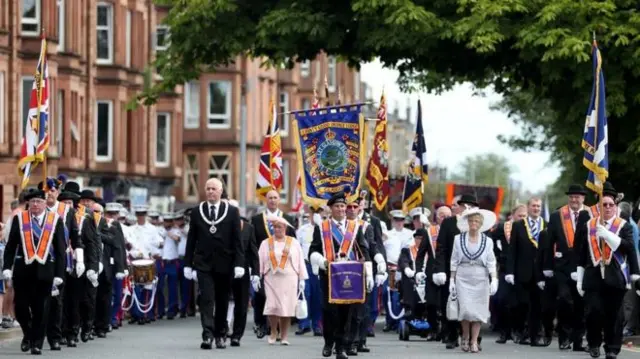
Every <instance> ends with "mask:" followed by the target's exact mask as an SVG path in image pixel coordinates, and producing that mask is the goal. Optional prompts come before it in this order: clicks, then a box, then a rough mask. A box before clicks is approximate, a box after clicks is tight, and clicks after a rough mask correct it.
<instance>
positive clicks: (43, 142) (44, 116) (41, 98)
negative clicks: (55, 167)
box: [18, 35, 49, 189]
mask: <svg viewBox="0 0 640 359" xmlns="http://www.w3.org/2000/svg"><path fill="white" fill-rule="evenodd" d="M48 148H49V66H48V63H47V40H46V38H45V37H44V35H43V36H42V42H41V45H40V59H39V60H38V66H37V67H36V73H35V75H34V81H33V87H32V88H31V95H30V99H29V112H28V113H27V118H26V125H25V126H24V135H23V137H22V146H21V148H20V160H19V161H18V173H19V174H20V176H21V177H22V182H21V185H20V187H21V188H22V189H24V188H25V187H26V186H27V185H28V184H29V179H30V178H31V174H32V173H33V170H34V168H35V167H36V166H37V165H38V164H40V163H42V162H44V161H45V158H46V151H47V149H48Z"/></svg>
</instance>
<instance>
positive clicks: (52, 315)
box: [47, 283, 66, 345]
mask: <svg viewBox="0 0 640 359" xmlns="http://www.w3.org/2000/svg"><path fill="white" fill-rule="evenodd" d="M65 286H66V285H65V284H64V283H63V284H62V285H60V286H59V287H58V292H59V294H58V295H57V296H55V297H51V299H50V300H49V318H48V320H47V341H48V342H49V344H50V345H51V344H53V343H54V342H60V340H61V339H62V313H63V312H64V291H65V289H64V288H65Z"/></svg>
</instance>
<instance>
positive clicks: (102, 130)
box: [95, 101, 113, 162]
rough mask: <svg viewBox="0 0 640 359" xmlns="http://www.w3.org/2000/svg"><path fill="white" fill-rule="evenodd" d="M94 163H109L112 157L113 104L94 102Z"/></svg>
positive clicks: (109, 102) (110, 102)
mask: <svg viewBox="0 0 640 359" xmlns="http://www.w3.org/2000/svg"><path fill="white" fill-rule="evenodd" d="M95 136H96V138H95V141H96V161H98V162H106V161H111V159H112V157H113V102H112V101H97V102H96V132H95Z"/></svg>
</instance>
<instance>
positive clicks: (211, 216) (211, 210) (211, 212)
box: [209, 205, 216, 221]
mask: <svg viewBox="0 0 640 359" xmlns="http://www.w3.org/2000/svg"><path fill="white" fill-rule="evenodd" d="M209 219H210V220H212V221H215V220H216V206H215V205H211V207H210V208H209Z"/></svg>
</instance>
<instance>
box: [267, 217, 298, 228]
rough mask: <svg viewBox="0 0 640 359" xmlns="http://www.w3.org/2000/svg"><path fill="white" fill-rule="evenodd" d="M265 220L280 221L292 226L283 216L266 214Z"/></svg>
mask: <svg viewBox="0 0 640 359" xmlns="http://www.w3.org/2000/svg"><path fill="white" fill-rule="evenodd" d="M267 221H269V222H273V223H280V224H284V225H285V226H289V227H292V228H293V226H292V225H291V223H289V221H287V220H286V219H284V217H280V216H274V215H268V216H267Z"/></svg>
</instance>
